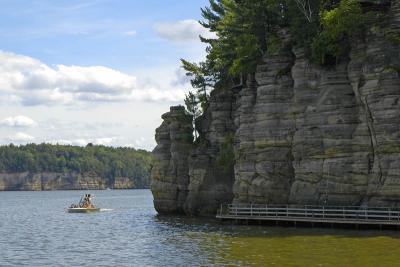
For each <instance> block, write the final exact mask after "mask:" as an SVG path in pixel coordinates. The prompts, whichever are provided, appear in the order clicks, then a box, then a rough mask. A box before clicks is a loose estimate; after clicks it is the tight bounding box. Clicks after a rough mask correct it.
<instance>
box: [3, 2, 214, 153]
mask: <svg viewBox="0 0 400 267" xmlns="http://www.w3.org/2000/svg"><path fill="white" fill-rule="evenodd" d="M207 2H208V1H207V0H189V1H188V0H87V1H83V0H80V1H78V0H12V1H11V0H0V6H1V7H2V8H1V9H0V144H9V143H14V144H26V143H42V142H46V143H54V144H55V143H58V144H71V145H86V144H87V143H89V142H91V143H95V144H102V145H109V146H129V147H135V148H140V149H147V150H152V149H153V148H154V146H155V141H154V132H155V129H156V128H157V127H158V126H159V125H160V124H161V122H162V121H161V115H162V114H163V113H165V112H167V111H168V110H169V107H170V106H171V105H179V104H183V98H184V96H185V94H186V93H187V92H188V90H190V84H189V83H188V79H187V77H186V76H185V72H184V71H183V70H182V68H181V67H180V58H185V59H188V60H191V61H200V60H202V59H203V58H204V56H205V52H204V45H203V44H201V42H200V41H199V40H198V36H199V35H200V34H201V35H203V36H206V37H210V36H212V35H210V33H209V32H207V30H206V29H204V28H202V26H201V25H200V24H199V23H198V20H200V19H201V16H200V15H201V13H200V8H201V7H204V6H207Z"/></svg>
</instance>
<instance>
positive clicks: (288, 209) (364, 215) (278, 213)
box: [217, 204, 400, 225]
mask: <svg viewBox="0 0 400 267" xmlns="http://www.w3.org/2000/svg"><path fill="white" fill-rule="evenodd" d="M217 218H221V219H252V220H287V221H309V222H313V221H314V222H339V223H346V222H348V223H372V224H379V223H381V222H388V223H389V224H396V225H397V224H399V225H400V210H399V209H394V208H382V207H374V208H371V207H368V208H366V207H357V206H298V205H260V204H227V205H221V208H220V210H219V211H218V214H217Z"/></svg>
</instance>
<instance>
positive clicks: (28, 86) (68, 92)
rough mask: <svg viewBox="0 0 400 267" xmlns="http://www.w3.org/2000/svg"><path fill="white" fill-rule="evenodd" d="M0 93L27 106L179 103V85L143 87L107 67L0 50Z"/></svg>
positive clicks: (180, 94) (132, 78) (134, 80)
mask: <svg viewBox="0 0 400 267" xmlns="http://www.w3.org/2000/svg"><path fill="white" fill-rule="evenodd" d="M0 73H1V75H0V96H1V97H2V98H3V100H4V102H6V100H5V99H7V100H8V99H10V98H12V99H13V101H14V102H17V103H22V104H23V105H26V106H29V105H72V104H76V103H77V102H120V101H142V100H145V101H152V102H159V101H169V102H179V101H181V100H182V99H183V98H184V94H185V92H184V91H183V90H180V89H175V88H167V89H165V88H154V87H148V86H147V87H146V86H144V87H141V88H139V87H138V85H137V78H136V77H135V76H133V75H129V74H126V73H122V72H120V71H118V70H114V69H111V68H107V67H104V66H91V67H82V66H65V65H57V66H55V67H50V66H48V65H46V64H44V63H42V62H40V61H39V60H36V59H34V58H31V57H27V56H22V55H17V54H13V53H8V52H2V51H0Z"/></svg>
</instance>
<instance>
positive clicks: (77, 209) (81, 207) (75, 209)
mask: <svg viewBox="0 0 400 267" xmlns="http://www.w3.org/2000/svg"><path fill="white" fill-rule="evenodd" d="M93 197H94V196H93V195H91V194H85V196H84V197H82V198H81V200H80V201H79V204H72V205H71V206H70V207H69V208H68V209H67V211H68V212H69V213H90V212H97V211H100V208H96V207H95V206H94V205H93V203H92V199H93Z"/></svg>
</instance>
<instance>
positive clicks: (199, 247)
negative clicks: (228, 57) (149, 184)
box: [0, 190, 400, 267]
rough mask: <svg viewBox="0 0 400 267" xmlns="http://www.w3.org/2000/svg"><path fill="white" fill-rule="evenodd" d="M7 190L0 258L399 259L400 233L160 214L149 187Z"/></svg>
mask: <svg viewBox="0 0 400 267" xmlns="http://www.w3.org/2000/svg"><path fill="white" fill-rule="evenodd" d="M84 193H85V192H83V191H54V192H0V266H363V267H364V266H400V233H399V232H394V231H393V232H392V231H383V232H381V231H355V230H354V231H353V230H333V229H310V228H308V229H302V228H280V227H266V226H264V227H260V226H240V225H227V224H225V225H222V224H220V223H218V222H216V221H214V220H200V219H193V218H179V217H159V216H157V214H156V212H155V210H154V208H153V203H152V196H151V193H150V191H149V190H110V191H93V192H90V193H94V194H95V196H96V198H95V203H96V204H97V205H98V206H100V207H102V208H106V210H104V211H102V212H99V213H93V214H69V213H66V212H65V208H66V207H67V206H69V205H70V204H71V203H73V202H77V201H78V200H79V198H80V197H81V196H82V194H84Z"/></svg>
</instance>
